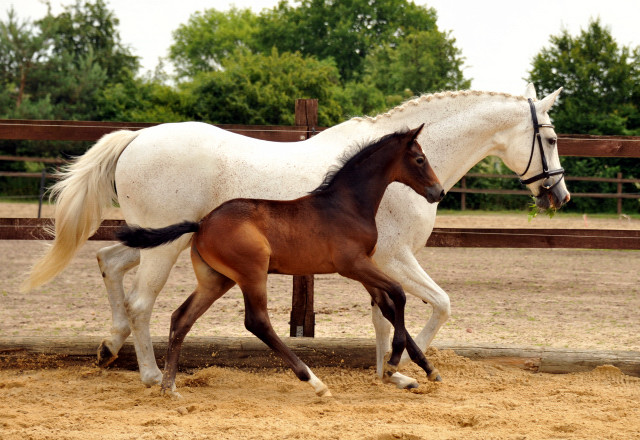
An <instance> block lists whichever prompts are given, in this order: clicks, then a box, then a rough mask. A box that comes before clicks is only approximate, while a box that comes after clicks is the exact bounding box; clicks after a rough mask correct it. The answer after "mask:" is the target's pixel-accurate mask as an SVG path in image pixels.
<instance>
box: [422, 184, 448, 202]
mask: <svg viewBox="0 0 640 440" xmlns="http://www.w3.org/2000/svg"><path fill="white" fill-rule="evenodd" d="M426 194H427V196H426V197H427V201H428V202H429V203H437V202H439V201H440V200H442V199H443V198H444V194H445V193H444V189H443V188H442V185H440V184H439V183H436V184H435V185H432V186H429V187H427V188H426Z"/></svg>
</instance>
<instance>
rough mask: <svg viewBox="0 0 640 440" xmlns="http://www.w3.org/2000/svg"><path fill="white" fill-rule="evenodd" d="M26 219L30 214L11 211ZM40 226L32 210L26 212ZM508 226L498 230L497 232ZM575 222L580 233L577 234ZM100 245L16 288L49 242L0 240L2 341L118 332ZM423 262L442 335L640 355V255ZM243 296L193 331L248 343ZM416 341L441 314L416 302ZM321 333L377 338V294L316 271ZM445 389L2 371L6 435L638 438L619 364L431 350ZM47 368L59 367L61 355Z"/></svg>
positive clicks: (328, 373)
mask: <svg viewBox="0 0 640 440" xmlns="http://www.w3.org/2000/svg"><path fill="white" fill-rule="evenodd" d="M11 212H12V213H16V214H17V215H14V216H16V217H20V216H25V215H24V214H23V215H20V213H19V212H18V211H17V210H12V211H11ZM2 216H7V215H2ZM27 216H28V215H27ZM512 217H513V218H511V216H508V217H504V216H503V217H495V216H490V217H487V218H484V217H474V216H444V217H441V218H439V222H440V223H439V226H461V227H462V226H469V225H475V226H513V227H531V226H534V227H553V226H556V227H631V228H634V229H639V228H640V227H639V223H640V222H638V221H637V220H626V219H625V220H621V221H620V220H615V219H614V220H606V221H599V220H597V219H590V218H588V219H586V220H585V219H584V218H581V217H576V218H568V219H564V220H563V219H562V218H560V219H558V218H556V219H553V220H551V221H549V220H547V219H540V221H539V219H536V220H534V222H533V223H532V224H527V222H526V215H525V214H522V215H521V216H512ZM496 223H497V224H496ZM567 225H569V226H567ZM103 245H104V243H95V242H94V243H90V244H88V245H87V246H85V248H84V249H83V250H82V251H81V252H80V254H79V255H78V258H76V260H75V261H74V262H73V264H72V265H71V266H70V267H69V268H68V269H67V270H66V271H65V273H63V275H62V276H60V277H58V278H57V279H56V280H54V281H53V282H52V283H50V284H49V285H47V286H45V287H44V288H42V289H38V290H37V291H35V292H32V293H30V294H28V295H21V294H18V293H17V285H18V282H19V278H20V277H19V275H20V274H21V273H22V272H23V271H24V270H25V269H26V267H27V265H28V264H30V263H32V262H33V261H34V253H35V252H36V251H37V249H38V248H39V247H40V246H41V243H37V242H7V241H5V242H0V255H2V262H3V264H2V265H0V279H2V280H3V286H2V292H1V293H2V295H1V298H2V320H1V321H0V334H2V335H3V336H10V335H11V334H20V335H36V336H37V335H44V334H53V335H67V336H73V335H78V334H90V335H101V336H104V335H106V334H107V333H108V322H109V312H108V305H107V300H106V297H105V295H104V287H103V286H102V281H101V278H100V275H99V273H98V271H97V265H96V263H95V257H94V256H95V251H96V250H97V249H98V248H99V247H100V246H103ZM419 257H420V260H421V262H422V264H423V266H424V267H425V268H427V272H428V273H429V274H430V275H431V276H432V278H434V280H435V281H436V282H438V283H439V284H440V285H441V286H442V287H443V288H444V289H445V290H446V291H448V292H449V294H450V296H451V300H452V312H453V315H452V317H451V319H450V321H449V322H448V323H447V324H446V325H445V327H444V328H443V329H442V330H441V332H440V333H439V335H438V340H440V341H447V340H452V341H456V342H458V343H473V342H477V343H501V344H513V345H522V346H549V347H571V348H590V349H614V350H640V340H639V339H638V337H637V335H638V333H639V330H640V323H639V321H638V319H637V318H638V313H637V310H638V309H639V306H640V287H639V286H640V252H620V251H581V250H562V249H554V250H517V249H496V250H484V249H424V250H423V251H421V253H420V256H419ZM192 286H193V275H192V274H191V268H190V264H189V262H188V259H187V258H186V256H185V255H183V256H182V257H181V259H180V260H179V262H178V265H177V266H176V268H175V269H174V271H173V272H172V275H171V278H170V281H169V283H168V285H167V287H166V288H165V290H164V291H163V292H162V294H161V295H160V297H159V299H158V303H157V305H156V308H155V311H154V318H153V323H152V334H154V335H166V334H167V332H168V319H169V315H170V313H171V312H172V311H173V309H175V307H177V306H178V305H179V304H180V303H181V302H182V301H183V300H184V299H185V298H186V296H187V295H188V294H189V293H190V292H191V289H192ZM290 289H291V288H290V279H289V278H288V277H272V280H271V282H270V312H271V315H272V321H273V322H274V325H275V327H276V331H277V332H278V333H279V334H281V335H286V334H287V333H288V326H287V321H288V313H289V310H290ZM241 304H242V300H241V296H240V293H239V292H237V291H234V292H230V293H229V294H227V295H226V296H225V297H223V298H222V299H221V300H219V301H218V302H217V303H216V304H215V305H214V306H213V307H212V309H211V310H209V311H208V312H207V313H206V314H205V316H203V317H202V318H201V320H200V321H198V323H197V324H196V327H195V328H194V330H193V334H198V335H237V336H246V335H247V333H246V331H245V330H244V328H243V326H242V308H241ZM408 308H409V313H408V316H407V323H408V327H409V329H410V331H412V332H414V333H415V332H416V331H417V330H418V329H419V328H421V327H422V325H424V322H425V320H426V317H427V316H428V313H429V309H428V308H427V307H426V306H424V305H423V304H421V303H418V302H416V301H411V302H410V303H409V306H408ZM316 311H317V313H318V314H317V318H316V319H317V330H316V334H317V335H318V336H337V337H349V336H365V337H366V336H371V337H372V336H373V330H372V327H371V324H370V318H369V313H370V312H369V305H368V301H367V298H366V293H365V292H364V291H363V290H362V289H361V288H360V287H359V286H357V285H355V284H353V283H349V282H347V281H344V280H342V279H341V278H339V277H324V276H323V277H317V281H316ZM431 357H432V358H433V359H434V360H435V362H436V364H437V366H438V368H439V369H440V371H441V373H442V374H443V377H445V383H443V384H439V385H434V384H430V383H427V382H426V381H425V380H424V378H423V375H421V374H420V373H419V372H418V371H417V370H415V369H409V372H410V374H412V375H414V377H417V378H419V379H420V382H421V387H420V388H419V389H418V390H417V391H415V392H409V391H401V390H396V389H394V388H392V387H390V386H388V385H383V384H381V383H380V382H379V381H378V380H377V379H375V377H374V376H375V374H374V372H373V371H370V370H366V371H362V370H353V369H328V368H324V369H315V370H314V371H315V372H316V374H317V375H318V376H320V377H321V378H322V379H323V380H325V382H326V383H327V385H329V387H330V388H331V390H332V392H333V394H334V396H335V397H334V398H333V399H319V398H316V397H315V396H314V395H313V393H312V391H311V389H310V387H309V386H308V385H306V384H303V383H299V382H298V381H297V380H296V379H295V377H294V376H293V374H292V373H291V372H290V371H278V370H265V371H259V372H251V371H239V370H230V369H222V368H210V369H204V370H200V371H198V372H196V373H195V374H194V375H187V374H179V376H178V386H179V387H180V388H181V392H182V394H183V396H184V399H182V400H179V401H177V400H171V399H168V398H162V397H160V396H159V392H158V388H157V387H154V388H150V389H147V388H144V387H143V386H142V385H140V382H139V380H138V375H137V373H136V372H128V371H117V370H113V371H103V370H98V369H95V368H93V367H91V366H85V367H74V368H62V369H56V368H49V369H42V368H41V367H42V366H43V365H42V364H38V363H37V362H36V363H35V364H34V360H33V359H26V360H25V364H24V366H23V368H21V369H7V370H0V438H2V439H23V438H32V439H47V438H55V439H87V438H104V439H141V438H142V439H144V438H154V439H155V438H167V439H168V438H188V439H191V438H193V439H199V438H243V439H244V438H246V439H273V438H301V439H324V438H336V439H377V440H378V439H379V440H386V439H394V438H400V439H402V438H404V439H454V438H455V439H458V438H459V439H476V438H477V439H484V438H496V439H540V438H563V439H564V438H566V439H585V438H594V439H596V438H597V439H601V438H611V439H634V438H639V437H640V434H638V433H639V432H640V409H639V407H638V401H639V399H640V379H637V378H632V377H628V376H624V375H623V374H621V373H620V372H619V371H618V370H617V369H615V368H613V367H601V368H598V369H597V370H595V371H593V372H590V373H582V374H571V375H547V374H532V373H529V372H525V371H520V370H515V369H512V368H507V367H499V366H495V365H492V364H489V363H483V362H472V361H469V360H467V359H464V358H461V357H458V356H455V355H453V354H452V353H450V352H440V353H431ZM44 365H46V366H49V367H55V365H56V363H55V360H51V359H47V360H45V361H44Z"/></svg>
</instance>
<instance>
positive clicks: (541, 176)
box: [503, 84, 571, 209]
mask: <svg viewBox="0 0 640 440" xmlns="http://www.w3.org/2000/svg"><path fill="white" fill-rule="evenodd" d="M561 91H562V88H560V89H558V90H556V91H555V92H553V93H551V94H550V95H548V96H546V97H545V98H543V99H542V100H540V101H538V100H537V98H536V90H535V88H534V87H533V84H529V85H528V86H527V90H526V91H525V94H524V97H525V98H527V100H528V102H527V104H526V109H524V108H523V116H524V118H522V122H521V123H520V124H519V125H518V126H517V127H516V128H515V130H516V133H514V134H515V136H516V137H515V139H511V141H510V142H509V145H508V146H507V147H508V148H507V150H506V155H505V156H504V157H503V159H504V161H505V163H506V164H507V166H508V167H509V168H511V169H512V170H514V171H515V172H517V173H518V174H519V175H520V181H521V183H522V184H524V185H526V186H527V187H528V188H529V190H530V191H531V192H532V193H533V195H534V196H535V198H536V206H538V208H541V209H547V208H553V209H557V208H560V207H561V206H562V205H564V204H565V203H567V202H568V201H569V200H570V199H571V196H570V194H569V191H568V190H567V186H566V185H565V182H564V169H563V168H562V167H561V166H560V158H559V156H558V148H557V141H558V137H557V135H556V132H555V131H554V127H553V125H552V124H551V121H550V119H549V115H548V114H547V112H548V111H549V109H550V108H551V107H552V106H553V104H554V102H555V101H556V98H557V97H558V95H559V94H560V92H561Z"/></svg>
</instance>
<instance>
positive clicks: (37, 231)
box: [0, 218, 640, 250]
mask: <svg viewBox="0 0 640 440" xmlns="http://www.w3.org/2000/svg"><path fill="white" fill-rule="evenodd" d="M123 224H124V220H104V221H103V222H102V224H101V226H100V228H98V231H97V232H96V233H95V234H94V235H93V236H92V237H91V238H90V240H107V241H111V240H115V231H116V230H117V229H118V228H119V227H120V226H122V225H123ZM52 225H53V222H52V220H51V219H37V218H0V240H48V239H50V238H51V237H50V236H49V235H48V234H47V232H46V227H47V226H52ZM426 246H431V247H486V248H568V249H629V250H640V230H622V229H533V228H523V229H512V228H509V229H503V228H483V229H472V228H434V229H433V233H432V234H431V236H430V237H429V240H428V241H427V243H426Z"/></svg>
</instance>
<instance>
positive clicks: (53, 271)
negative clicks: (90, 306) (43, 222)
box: [20, 130, 138, 292]
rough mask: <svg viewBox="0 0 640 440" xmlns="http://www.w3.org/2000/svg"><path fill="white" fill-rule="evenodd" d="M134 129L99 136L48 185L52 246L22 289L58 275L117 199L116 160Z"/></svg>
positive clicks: (35, 265) (127, 143) (134, 134)
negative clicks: (53, 221) (56, 179)
mask: <svg viewBox="0 0 640 440" xmlns="http://www.w3.org/2000/svg"><path fill="white" fill-rule="evenodd" d="M137 135H138V132H136V131H130V130H120V131H116V132H114V133H110V134H107V135H105V136H103V137H102V138H101V139H100V140H99V141H98V142H97V143H96V144H95V145H94V146H93V147H91V148H90V149H89V150H88V151H87V152H86V153H85V154H84V155H82V156H80V157H78V158H77V159H76V160H75V161H74V162H73V163H72V164H71V165H69V166H68V167H66V168H65V169H64V170H63V171H62V172H61V173H60V177H61V180H60V181H59V182H57V183H56V184H55V185H53V186H52V188H51V199H52V200H53V199H55V205H56V206H55V212H54V218H55V230H52V231H51V233H52V234H53V235H54V240H53V245H52V246H50V247H49V248H48V249H47V252H46V253H45V254H44V255H43V256H42V257H41V258H40V259H39V260H38V261H37V262H36V263H35V264H34V265H33V267H32V268H31V273H30V274H29V277H28V278H27V279H26V280H25V281H24V282H23V283H22V285H21V286H20V287H21V290H22V291H23V292H26V291H29V290H31V289H34V288H36V287H38V286H40V285H42V284H44V283H46V282H47V281H49V280H51V279H52V278H53V277H55V276H56V275H58V274H59V273H60V272H62V270H63V269H64V268H65V267H66V266H67V265H68V264H69V263H70V262H71V259H72V258H73V256H74V255H75V253H76V252H77V250H78V249H79V248H80V246H82V245H83V244H84V243H85V242H86V241H87V240H88V239H89V237H91V236H92V235H93V234H94V233H95V232H96V230H97V229H98V227H99V226H100V223H101V221H102V214H103V210H104V209H105V208H108V207H110V206H111V205H112V203H113V202H114V201H115V200H117V195H116V191H115V170H116V163H117V162H118V158H119V157H120V154H121V153H122V151H123V150H124V149H125V148H126V147H127V145H129V143H131V141H133V139H135V138H136V136H137Z"/></svg>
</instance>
